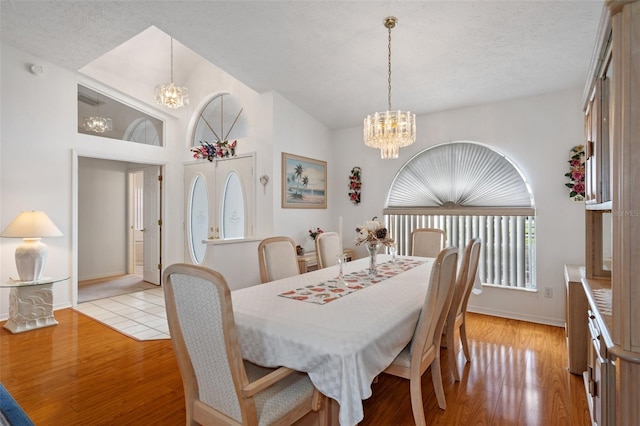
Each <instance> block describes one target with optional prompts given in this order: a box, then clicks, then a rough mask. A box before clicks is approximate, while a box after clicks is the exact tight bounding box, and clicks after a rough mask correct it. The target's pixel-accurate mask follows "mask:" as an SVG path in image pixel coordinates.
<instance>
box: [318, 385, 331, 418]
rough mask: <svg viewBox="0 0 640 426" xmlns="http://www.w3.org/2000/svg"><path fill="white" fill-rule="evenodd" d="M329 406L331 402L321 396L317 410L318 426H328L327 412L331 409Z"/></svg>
mask: <svg viewBox="0 0 640 426" xmlns="http://www.w3.org/2000/svg"><path fill="white" fill-rule="evenodd" d="M318 393H319V392H318ZM330 405H331V401H330V400H329V398H327V397H326V396H324V395H322V398H321V401H320V407H319V409H318V426H328V425H329V410H330V409H331V407H330Z"/></svg>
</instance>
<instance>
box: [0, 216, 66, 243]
mask: <svg viewBox="0 0 640 426" xmlns="http://www.w3.org/2000/svg"><path fill="white" fill-rule="evenodd" d="M2 236H3V237H7V238H42V237H61V236H62V232H60V230H59V229H58V227H57V226H56V225H55V224H54V223H53V222H52V221H51V219H49V216H47V214H46V213H45V212H36V211H30V212H22V213H20V214H19V215H18V217H16V218H15V219H14V220H13V222H11V223H10V224H9V226H7V227H6V228H5V229H4V231H2Z"/></svg>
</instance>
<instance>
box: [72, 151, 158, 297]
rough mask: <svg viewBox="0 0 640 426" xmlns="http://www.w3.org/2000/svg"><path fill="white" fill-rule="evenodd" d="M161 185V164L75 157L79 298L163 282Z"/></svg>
mask: <svg viewBox="0 0 640 426" xmlns="http://www.w3.org/2000/svg"><path fill="white" fill-rule="evenodd" d="M161 184H162V167H161V166H157V165H147V164H139V163H131V162H125V161H115V160H105V159H97V158H87V157H78V192H77V194H78V198H77V200H78V203H77V206H78V207H77V213H78V221H77V223H78V244H77V247H78V262H77V265H78V275H77V276H78V293H77V302H78V303H81V302H84V301H88V300H95V299H100V298H104V297H113V296H116V295H120V294H126V293H130V292H134V291H140V290H144V289H148V288H156V287H157V286H158V285H160V284H161V281H160V278H161V277H160V274H161V263H162V262H161V252H162V251H161V231H162V229H161V226H162V216H161V203H162V196H161V194H162V192H161Z"/></svg>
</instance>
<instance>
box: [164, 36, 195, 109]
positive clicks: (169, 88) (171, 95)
mask: <svg viewBox="0 0 640 426" xmlns="http://www.w3.org/2000/svg"><path fill="white" fill-rule="evenodd" d="M156 102H158V103H159V104H160V105H166V106H168V107H169V108H173V109H175V108H180V107H182V106H184V105H189V93H188V91H187V88H186V87H178V86H176V85H175V84H173V37H172V38H171V83H168V84H164V85H162V84H158V85H157V86H156Z"/></svg>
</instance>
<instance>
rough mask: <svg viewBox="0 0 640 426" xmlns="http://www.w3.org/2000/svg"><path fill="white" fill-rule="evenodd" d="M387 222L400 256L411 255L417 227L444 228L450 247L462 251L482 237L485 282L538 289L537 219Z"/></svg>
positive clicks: (432, 217)
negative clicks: (536, 284)
mask: <svg viewBox="0 0 640 426" xmlns="http://www.w3.org/2000/svg"><path fill="white" fill-rule="evenodd" d="M385 223H386V226H387V228H388V229H389V232H390V234H391V236H392V237H393V238H394V239H395V241H396V245H397V248H398V254H400V255H407V254H408V253H409V236H410V235H411V232H412V231H413V230H414V229H417V228H439V229H442V230H444V231H445V235H446V245H447V246H448V247H458V248H460V249H461V250H463V249H464V247H465V246H466V245H467V243H468V242H469V240H470V239H472V238H476V237H477V238H480V239H481V240H482V246H481V251H480V261H479V265H478V275H479V277H480V281H481V282H482V283H484V284H494V285H500V286H506V287H517V288H528V289H533V288H535V268H533V267H532V266H533V265H535V261H534V259H535V216H529V215H448V214H386V215H385Z"/></svg>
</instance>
